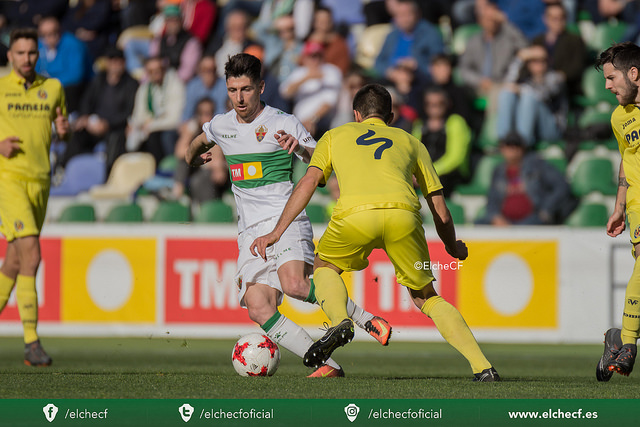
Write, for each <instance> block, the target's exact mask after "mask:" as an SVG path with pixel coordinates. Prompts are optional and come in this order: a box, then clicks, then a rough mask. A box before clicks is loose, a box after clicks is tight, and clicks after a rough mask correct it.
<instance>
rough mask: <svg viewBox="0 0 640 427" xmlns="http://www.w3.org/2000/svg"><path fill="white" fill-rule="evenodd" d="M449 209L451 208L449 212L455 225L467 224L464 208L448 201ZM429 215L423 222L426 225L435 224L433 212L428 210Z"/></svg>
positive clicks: (425, 216) (424, 217)
mask: <svg viewBox="0 0 640 427" xmlns="http://www.w3.org/2000/svg"><path fill="white" fill-rule="evenodd" d="M447 207H448V208H449V212H450V213H451V218H452V219H453V223H454V224H455V225H462V224H464V223H465V222H466V220H465V216H464V207H463V206H462V205H460V204H458V203H455V202H452V201H451V200H447ZM427 211H428V212H427V214H426V215H424V216H423V220H424V222H425V223H426V224H433V215H432V214H431V211H429V209H427Z"/></svg>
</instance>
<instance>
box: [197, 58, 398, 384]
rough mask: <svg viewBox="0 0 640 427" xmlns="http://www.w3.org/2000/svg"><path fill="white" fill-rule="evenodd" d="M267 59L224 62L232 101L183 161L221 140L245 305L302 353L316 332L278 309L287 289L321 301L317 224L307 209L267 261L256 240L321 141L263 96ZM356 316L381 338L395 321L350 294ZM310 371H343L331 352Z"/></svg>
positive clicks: (203, 157)
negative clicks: (299, 163)
mask: <svg viewBox="0 0 640 427" xmlns="http://www.w3.org/2000/svg"><path fill="white" fill-rule="evenodd" d="M261 68H262V65H261V63H260V60H259V59H258V58H256V57H254V56H252V55H249V54H245V53H240V54H237V55H234V56H233V57H231V58H229V61H228V62H227V63H226V65H225V77H226V82H227V93H228V95H229V99H230V100H231V103H232V105H233V109H232V110H231V111H229V112H227V113H225V114H219V115H216V116H215V117H213V119H211V121H210V122H208V123H205V124H204V126H203V127H202V130H203V132H202V133H201V134H200V135H198V136H197V137H196V138H195V139H194V140H193V141H192V142H191V144H190V145H189V148H188V150H187V154H186V161H187V163H189V164H190V165H192V166H197V165H201V164H204V163H207V162H209V161H211V153H210V152H209V150H210V149H211V148H212V147H213V146H214V145H216V144H217V145H219V146H220V148H221V149H222V152H223V153H224V155H225V157H226V160H227V163H228V164H229V169H230V172H231V180H232V191H233V194H234V196H235V200H236V207H237V211H238V249H239V255H238V272H237V274H236V281H237V284H238V287H239V289H240V294H239V298H240V305H241V306H242V307H246V308H247V310H248V312H249V317H250V318H251V320H253V321H254V322H256V323H258V324H259V325H260V326H261V328H262V329H263V330H264V331H265V332H266V333H267V335H268V336H269V337H271V338H272V339H273V340H274V341H275V342H276V343H278V344H279V345H282V346H283V347H285V348H286V349H288V350H290V351H291V352H293V353H294V354H296V355H298V356H300V357H303V355H304V354H305V353H306V351H307V350H308V348H309V347H310V346H311V344H313V340H312V339H311V337H310V336H309V335H308V334H307V332H306V331H305V330H304V329H302V328H301V327H300V326H298V325H297V324H295V323H294V322H293V321H291V320H290V319H288V318H286V317H285V316H283V315H282V314H281V313H280V312H279V311H278V305H280V303H281V302H282V299H283V294H287V295H288V296H290V297H293V298H296V299H299V300H303V301H305V302H309V303H317V301H316V298H315V292H314V286H313V281H312V279H311V280H310V279H309V274H311V271H312V266H313V259H314V247H313V240H312V239H313V230H312V228H311V223H310V222H309V218H308V217H307V216H306V213H305V212H304V211H302V212H301V213H300V215H299V216H298V217H297V218H296V220H295V221H294V222H293V224H292V225H291V227H289V229H288V230H287V232H286V233H285V234H283V236H282V237H281V239H280V240H279V241H278V242H277V243H276V244H275V245H273V247H271V248H269V251H268V252H267V262H264V261H263V260H262V258H259V257H254V256H253V255H252V254H251V252H250V249H249V245H250V244H251V243H252V242H253V240H254V239H255V238H256V237H258V236H261V235H263V234H265V233H267V232H269V231H271V229H273V227H274V226H275V223H276V221H277V220H278V217H279V216H280V214H281V213H282V210H283V209H284V206H285V204H286V202H287V200H288V198H289V195H290V194H291V191H292V189H293V182H292V181H291V175H292V171H293V157H292V153H295V154H296V155H297V156H298V157H299V158H300V159H301V160H303V161H304V162H305V163H308V162H309V160H310V159H311V154H312V153H313V149H314V148H315V145H316V141H315V140H314V139H313V137H312V136H311V134H310V133H309V132H308V131H307V130H306V129H305V128H304V127H303V126H302V124H301V123H300V121H299V120H298V119H297V118H296V117H294V116H293V115H291V114H287V113H284V112H282V111H280V110H278V109H276V108H272V107H270V106H268V105H266V104H264V103H263V102H262V101H261V100H260V95H261V94H262V92H263V91H264V81H263V80H262V78H261ZM348 312H349V315H350V317H351V318H352V319H353V320H354V322H355V323H356V324H357V325H358V326H360V327H362V328H363V329H365V330H366V331H367V332H369V334H370V335H372V336H373V337H374V338H376V339H377V340H378V341H379V342H380V343H381V344H382V345H387V344H388V342H389V337H390V335H391V327H390V326H389V324H388V323H387V322H386V321H385V320H384V319H382V318H380V317H377V316H373V315H372V314H371V313H368V312H366V311H364V310H363V309H362V308H360V307H358V306H357V305H355V303H353V301H351V300H349V305H348ZM310 376H311V377H339V376H344V371H343V370H342V368H341V367H340V365H338V364H337V363H336V362H335V361H334V360H333V359H329V360H327V362H326V364H325V365H323V366H321V367H320V368H318V369H317V370H316V371H315V372H313V373H312V374H311V375H310Z"/></svg>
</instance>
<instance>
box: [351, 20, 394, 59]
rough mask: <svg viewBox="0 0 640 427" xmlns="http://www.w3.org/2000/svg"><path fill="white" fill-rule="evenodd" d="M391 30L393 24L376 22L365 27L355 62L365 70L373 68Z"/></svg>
mask: <svg viewBox="0 0 640 427" xmlns="http://www.w3.org/2000/svg"><path fill="white" fill-rule="evenodd" d="M389 32H391V24H376V25H371V26H369V27H367V28H365V29H364V31H363V32H362V34H360V38H359V39H358V42H357V45H356V55H355V63H356V64H358V65H359V66H361V67H362V68H364V69H365V70H368V69H370V68H373V65H374V64H375V62H376V58H377V57H378V54H379V53H380V49H382V45H383V44H384V40H385V39H386V38H387V34H389Z"/></svg>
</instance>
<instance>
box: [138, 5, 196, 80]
mask: <svg viewBox="0 0 640 427" xmlns="http://www.w3.org/2000/svg"><path fill="white" fill-rule="evenodd" d="M162 13H163V14H164V32H163V33H162V35H161V36H159V37H157V36H156V37H155V38H154V39H153V40H152V41H151V44H150V45H149V56H160V57H163V58H167V59H168V60H169V67H171V68H173V69H175V70H176V71H177V72H178V77H180V79H181V80H182V81H183V82H185V83H186V82H188V81H189V79H191V78H192V77H193V76H194V75H195V74H196V68H197V66H198V61H199V60H200V57H201V56H202V46H201V45H200V42H199V41H198V39H197V38H196V37H194V36H192V35H191V34H189V33H188V32H187V31H186V30H185V29H184V28H183V26H182V14H181V12H180V7H179V6H177V5H173V4H170V5H168V6H165V7H164V9H163V11H162Z"/></svg>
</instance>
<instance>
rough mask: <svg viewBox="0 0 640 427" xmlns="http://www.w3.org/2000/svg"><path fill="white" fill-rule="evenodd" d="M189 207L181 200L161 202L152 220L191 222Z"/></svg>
mask: <svg viewBox="0 0 640 427" xmlns="http://www.w3.org/2000/svg"><path fill="white" fill-rule="evenodd" d="M190 218H191V213H190V212H189V207H188V206H185V205H183V204H181V203H179V202H160V204H159V205H158V208H157V209H156V211H155V212H154V213H153V216H152V217H151V222H189V220H190Z"/></svg>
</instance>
